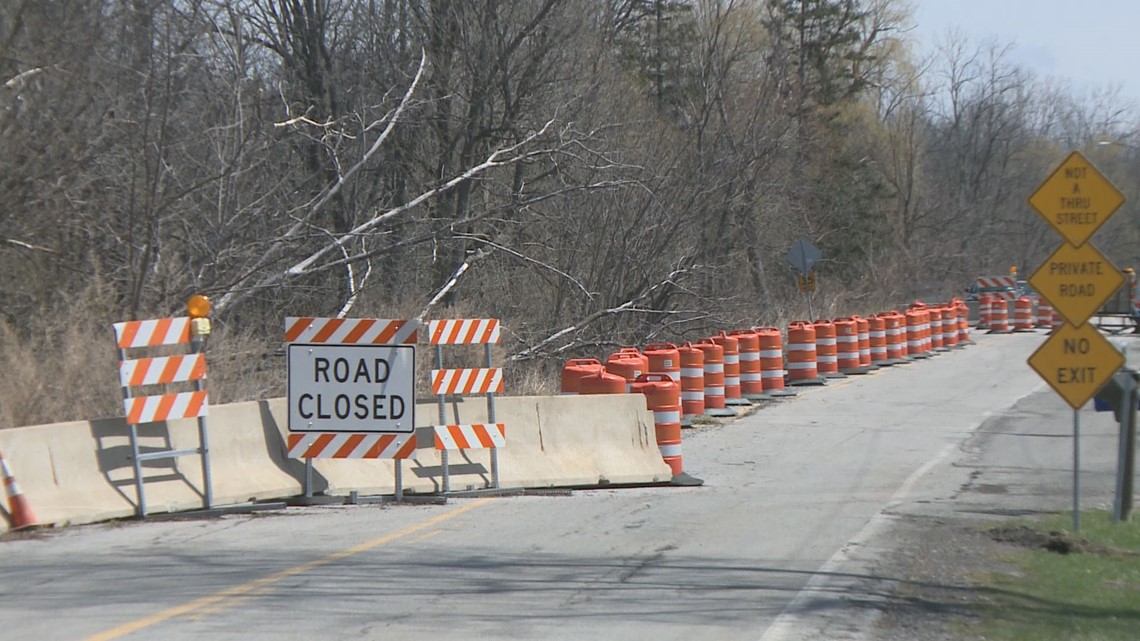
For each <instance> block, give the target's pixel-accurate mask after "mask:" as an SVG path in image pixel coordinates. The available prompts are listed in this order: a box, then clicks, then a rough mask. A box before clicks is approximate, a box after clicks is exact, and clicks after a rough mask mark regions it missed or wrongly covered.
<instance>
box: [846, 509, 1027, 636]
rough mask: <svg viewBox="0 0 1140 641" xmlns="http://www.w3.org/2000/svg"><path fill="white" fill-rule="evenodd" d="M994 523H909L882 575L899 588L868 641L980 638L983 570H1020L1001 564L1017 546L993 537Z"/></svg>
mask: <svg viewBox="0 0 1140 641" xmlns="http://www.w3.org/2000/svg"><path fill="white" fill-rule="evenodd" d="M992 523H993V522H992V521H977V520H973V519H953V518H947V519H929V520H923V521H908V522H906V523H905V524H904V525H902V527H901V528H900V529H899V530H897V531H896V532H895V536H896V537H897V539H896V541H895V542H894V545H893V546H892V549H894V550H895V553H894V554H891V555H890V556H889V557H888V558H886V559H884V560H883V561H881V562H880V566H879V569H878V573H879V574H881V575H883V576H889V577H893V578H895V579H896V581H897V583H896V590H895V593H894V594H893V595H892V597H891V598H890V599H889V600H888V603H887V606H886V608H885V609H884V611H883V614H882V616H881V617H879V620H878V622H877V624H876V627H875V629H874V630H872V631H869V632H868V633H867V634H866V636H865V640H866V641H913V640H914V639H922V640H923V641H967V640H969V641H974V640H978V641H980V640H981V639H982V638H983V637H982V635H981V631H980V630H979V629H978V627H977V626H978V623H979V619H978V617H977V614H976V611H977V610H976V606H977V605H978V604H982V603H985V602H986V597H985V596H984V595H983V594H980V593H979V592H978V591H976V590H975V588H974V581H973V578H974V577H975V576H977V575H978V574H979V573H983V572H1009V573H1016V572H1017V571H1018V570H1017V569H1016V568H1015V567H1013V566H1012V565H1010V566H1006V565H1003V564H1002V563H1001V562H1000V559H1001V558H1003V557H1004V556H1005V555H1006V554H1007V553H1008V552H1009V551H1011V550H1013V549H1015V547H1014V546H1015V544H1014V543H1010V542H1006V541H1002V540H997V539H995V538H993V537H992V536H990V535H989V533H988V532H987V530H986V525H987V524H992Z"/></svg>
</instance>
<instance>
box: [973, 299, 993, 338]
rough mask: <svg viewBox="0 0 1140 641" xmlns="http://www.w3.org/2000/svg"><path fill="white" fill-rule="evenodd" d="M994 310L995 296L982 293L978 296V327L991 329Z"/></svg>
mask: <svg viewBox="0 0 1140 641" xmlns="http://www.w3.org/2000/svg"><path fill="white" fill-rule="evenodd" d="M993 312H994V297H993V296H990V295H989V294H982V295H981V296H979V297H978V325H977V327H978V329H989V328H990V319H991V317H992V316H993Z"/></svg>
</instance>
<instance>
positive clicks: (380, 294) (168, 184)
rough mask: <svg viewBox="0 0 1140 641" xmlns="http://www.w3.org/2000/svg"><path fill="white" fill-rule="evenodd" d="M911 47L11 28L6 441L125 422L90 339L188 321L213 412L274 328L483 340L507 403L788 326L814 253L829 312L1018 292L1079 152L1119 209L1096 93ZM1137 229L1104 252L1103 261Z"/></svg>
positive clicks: (612, 37)
mask: <svg viewBox="0 0 1140 641" xmlns="http://www.w3.org/2000/svg"><path fill="white" fill-rule="evenodd" d="M911 20H912V18H911V17H910V16H909V15H908V13H907V8H906V5H905V3H904V2H900V1H898V0H720V1H715V0H709V1H706V0H592V1H591V0H519V1H516V2H494V1H487V0H483V1H477V0H341V1H334V0H230V1H224V0H176V1H174V2H170V1H162V0H58V1H39V0H11V1H9V2H5V3H3V4H0V149H2V150H3V153H2V154H0V274H2V275H3V278H0V296H2V299H3V301H4V305H2V306H0V366H4V367H5V375H4V378H3V380H2V381H0V427H6V426H10V425H17V424H28V423H35V422H46V421H52V420H64V419H69V418H76V417H80V416H87V417H89V416H91V412H93V411H94V412H96V413H98V414H100V415H110V414H114V413H115V412H116V411H117V410H116V407H117V406H118V398H119V394H118V390H116V389H115V386H114V380H113V378H114V376H113V367H114V365H113V362H114V350H113V346H112V343H111V339H110V325H111V323H112V322H114V321H119V320H127V319H132V318H149V317H156V316H164V315H171V314H179V313H181V309H182V306H183V305H184V303H185V301H186V299H187V298H188V297H189V296H190V295H191V294H193V293H198V292H200V293H204V294H206V295H208V296H209V297H210V298H211V300H213V301H214V303H215V308H216V312H215V325H216V329H217V332H216V336H215V337H214V338H213V339H212V342H213V346H212V348H211V350H212V351H211V359H212V360H211V379H212V382H211V387H212V389H214V390H216V392H215V396H214V401H215V402H222V401H230V400H245V399H250V398H258V397H264V396H266V395H279V394H280V393H281V392H282V389H283V382H282V381H283V379H282V370H283V364H282V357H281V340H280V332H281V326H282V319H283V317H285V316H288V315H293V316H299V315H313V316H335V315H349V316H374V317H379V318H414V317H417V316H419V317H428V318H439V317H446V316H473V317H475V316H477V317H495V318H500V319H502V320H503V323H504V327H505V329H506V332H505V335H504V336H505V338H504V345H503V349H504V350H505V354H504V356H505V357H506V358H507V359H509V362H510V363H511V367H509V368H508V376H509V377H514V380H509V381H508V389H512V390H517V391H519V392H521V391H524V389H525V388H526V387H527V386H528V385H531V386H537V387H535V389H538V388H540V387H541V383H540V381H542V380H543V379H548V380H551V381H553V380H554V376H553V375H552V374H551V372H554V371H556V369H557V367H559V366H560V364H561V362H562V361H564V360H565V359H566V358H569V357H572V356H577V355H579V354H582V353H586V352H589V351H600V350H604V349H607V348H610V347H617V346H621V345H634V344H644V343H646V342H650V341H655V340H673V341H678V340H685V339H686V338H699V337H701V336H703V335H705V334H706V333H708V332H709V331H711V330H712V329H714V328H716V329H720V328H726V327H734V326H751V325H756V324H783V323H787V322H788V321H789V320H792V319H794V318H797V317H802V316H804V315H805V314H806V306H805V305H804V302H803V300H802V298H801V295H800V293H799V292H798V291H797V288H796V281H795V277H794V274H793V272H792V271H791V270H790V268H789V266H788V265H787V262H786V261H785V259H784V256H785V254H786V252H787V250H788V248H789V247H790V246H791V243H792V242H794V240H795V239H797V238H800V237H803V238H807V239H809V240H810V241H811V242H813V243H814V244H816V245H817V246H819V247H820V249H821V250H822V252H823V257H824V260H823V261H822V262H821V264H820V266H819V267H818V271H819V283H820V287H821V289H820V292H819V298H818V299H817V309H818V308H819V306H820V305H821V304H822V306H823V308H824V312H823V313H825V314H827V313H830V312H835V313H843V314H849V313H861V312H864V311H867V310H871V309H873V308H876V307H883V306H889V305H897V304H901V303H903V302H905V301H908V300H911V299H913V298H915V297H922V296H926V297H932V298H936V299H937V298H946V297H949V296H952V295H955V294H956V293H959V292H960V290H961V288H962V287H964V286H965V285H966V284H968V283H969V282H970V281H971V280H972V279H973V278H974V276H976V275H978V274H982V273H991V272H995V271H996V272H999V273H1000V272H1004V271H1005V270H1006V269H1007V268H1008V266H1009V265H1011V264H1014V265H1019V266H1026V267H1025V269H1030V268H1031V266H1036V265H1037V264H1039V263H1040V262H1041V260H1043V259H1044V257H1045V256H1047V255H1048V253H1049V251H1050V248H1051V246H1052V245H1053V244H1054V238H1053V236H1052V235H1051V232H1050V230H1049V228H1048V227H1047V225H1045V223H1044V222H1042V221H1041V220H1040V219H1038V218H1037V217H1036V216H1035V215H1033V214H1032V213H1031V212H1030V211H1029V209H1028V207H1027V205H1026V202H1025V199H1026V198H1027V196H1028V195H1029V194H1030V193H1031V192H1032V190H1033V189H1034V188H1035V187H1036V186H1037V184H1038V183H1039V182H1040V181H1041V180H1042V179H1043V178H1044V177H1045V176H1046V175H1047V174H1048V171H1049V170H1050V169H1051V167H1052V166H1054V165H1055V164H1056V163H1057V162H1059V160H1060V159H1061V158H1063V155H1064V154H1065V153H1067V152H1068V151H1070V150H1072V149H1080V150H1082V151H1085V152H1087V154H1088V156H1089V158H1090V160H1092V161H1093V162H1094V163H1096V164H1097V165H1098V166H1099V167H1100V169H1101V170H1102V171H1103V172H1104V173H1105V174H1106V175H1107V176H1109V177H1110V178H1111V179H1112V180H1113V181H1114V182H1115V183H1116V184H1117V186H1118V187H1120V189H1121V190H1122V191H1123V192H1124V193H1125V194H1127V195H1129V197H1136V196H1135V194H1136V187H1137V184H1138V182H1140V180H1138V179H1140V176H1138V175H1137V172H1136V170H1135V168H1136V167H1137V166H1138V165H1137V163H1138V162H1140V153H1138V151H1140V150H1138V148H1137V147H1133V146H1132V141H1134V140H1135V137H1136V129H1137V122H1136V120H1135V113H1134V111H1133V108H1132V106H1131V105H1130V104H1128V103H1126V101H1124V100H1122V99H1121V98H1120V96H1119V95H1118V94H1116V93H1114V92H1113V91H1112V90H1111V89H1105V90H1103V91H1101V92H1099V93H1095V94H1092V95H1075V94H1074V93H1073V92H1071V91H1070V90H1069V89H1068V88H1067V87H1064V86H1062V85H1059V84H1057V83H1056V82H1055V81H1051V80H1048V79H1041V78H1037V77H1034V76H1033V75H1032V74H1031V73H1029V72H1028V71H1026V70H1025V69H1022V68H1019V67H1018V66H1017V65H1015V64H1014V63H1013V62H1011V56H1010V55H1009V54H1010V50H1009V48H1008V47H1006V46H1004V45H1002V44H999V43H973V42H968V41H966V40H965V39H964V38H962V37H960V36H956V35H954V34H947V36H946V38H945V39H944V40H943V41H942V42H941V43H940V44H939V46H938V47H936V48H935V49H933V50H932V51H930V52H929V53H927V54H922V53H920V51H919V48H918V47H917V46H916V43H914V42H912V41H911V40H910V35H909V30H910V28H911V27H912V26H913V25H912V22H911ZM1134 207H1135V204H1134V202H1130V203H1129V204H1127V205H1125V208H1124V209H1122V210H1121V211H1120V212H1118V213H1117V215H1116V216H1115V217H1114V219H1113V220H1112V221H1111V222H1110V223H1109V224H1108V225H1107V226H1106V229H1105V230H1103V231H1101V232H1100V234H1099V235H1098V247H1100V248H1101V249H1102V251H1104V253H1105V254H1106V255H1107V256H1108V257H1110V258H1111V259H1112V260H1113V261H1114V262H1116V264H1117V265H1118V266H1120V267H1125V266H1129V265H1134V264H1136V263H1137V262H1140V249H1138V248H1140V243H1138V241H1140V227H1138V225H1140V224H1138V221H1137V217H1136V216H1135V210H1134V209H1133V208H1134ZM92 381H94V382H92ZM520 388H524V389H520ZM45 397H47V398H52V399H57V400H55V401H54V402H52V403H44V402H43V398H45ZM58 399H66V400H64V401H60V400H58Z"/></svg>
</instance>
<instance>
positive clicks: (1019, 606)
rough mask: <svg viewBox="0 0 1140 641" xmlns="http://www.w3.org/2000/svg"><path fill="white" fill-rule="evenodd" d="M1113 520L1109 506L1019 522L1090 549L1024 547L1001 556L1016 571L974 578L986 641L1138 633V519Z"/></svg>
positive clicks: (1098, 638) (1131, 637)
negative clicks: (1076, 525) (1077, 526)
mask: <svg viewBox="0 0 1140 641" xmlns="http://www.w3.org/2000/svg"><path fill="white" fill-rule="evenodd" d="M1137 521H1138V519H1135V518H1134V519H1133V521H1132V522H1131V523H1126V524H1122V525H1113V524H1112V523H1111V515H1110V514H1108V513H1106V512H1088V513H1082V518H1081V532H1080V534H1079V535H1074V534H1073V533H1072V531H1071V528H1072V515H1071V514H1064V515H1059V516H1057V517H1053V518H1051V519H1048V520H1043V521H1034V522H1019V523H1018V524H1019V525H1026V526H1029V527H1031V528H1033V529H1035V530H1040V531H1042V532H1059V533H1061V534H1062V535H1063V536H1064V538H1065V539H1067V540H1071V541H1072V542H1074V543H1076V544H1077V545H1079V546H1081V547H1085V548H1089V549H1088V550H1087V551H1079V552H1075V553H1070V554H1058V553H1057V552H1050V551H1046V550H1043V549H1031V548H1026V549H1025V550H1024V551H1018V552H1016V553H1014V554H1013V555H1012V556H1010V557H1008V558H1005V559H1001V561H1003V562H1005V563H1007V564H1009V565H1012V566H1013V567H1014V568H1016V570H1015V571H1014V572H990V573H987V574H985V575H983V576H981V577H978V579H979V581H978V584H979V585H978V593H979V596H981V597H982V599H983V600H982V602H981V603H980V604H979V605H978V608H979V610H980V611H979V614H981V615H982V626H981V627H982V629H981V630H979V632H981V633H982V634H983V635H984V638H985V639H987V641H994V640H998V641H1053V640H1056V641H1115V640H1118V639H1119V640H1120V641H1125V640H1127V641H1135V640H1136V639H1140V524H1138V523H1137Z"/></svg>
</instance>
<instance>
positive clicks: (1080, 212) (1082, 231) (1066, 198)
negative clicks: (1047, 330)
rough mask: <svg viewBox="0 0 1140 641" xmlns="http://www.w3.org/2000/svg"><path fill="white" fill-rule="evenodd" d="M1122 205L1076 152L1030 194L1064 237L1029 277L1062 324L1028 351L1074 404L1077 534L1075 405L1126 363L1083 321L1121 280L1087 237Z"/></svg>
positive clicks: (1076, 490) (1077, 523) (1076, 481)
mask: <svg viewBox="0 0 1140 641" xmlns="http://www.w3.org/2000/svg"><path fill="white" fill-rule="evenodd" d="M1123 204H1124V194H1122V193H1120V190H1118V189H1117V188H1116V187H1115V186H1113V184H1112V183H1111V182H1109V181H1108V179H1107V178H1105V177H1104V175H1103V174H1101V173H1100V172H1099V171H1097V169H1096V167H1094V166H1093V165H1092V163H1090V162H1089V161H1088V159H1086V158H1085V157H1084V156H1082V155H1081V154H1080V152H1076V151H1074V152H1073V153H1071V154H1069V156H1068V157H1067V158H1065V160H1064V161H1063V162H1062V163H1061V164H1060V165H1059V166H1058V167H1057V168H1056V169H1055V170H1054V171H1053V173H1052V174H1050V175H1049V177H1048V178H1046V179H1045V182H1043V183H1041V185H1040V186H1039V187H1038V188H1037V190H1036V191H1034V192H1033V194H1032V195H1030V197H1029V205H1030V206H1031V207H1032V208H1033V209H1034V211H1036V212H1037V213H1038V214H1039V215H1040V216H1041V217H1042V218H1043V219H1045V222H1047V223H1049V225H1051V226H1052V227H1053V229H1055V230H1056V231H1057V233H1059V234H1060V235H1061V236H1062V237H1063V238H1064V239H1065V241H1066V243H1065V244H1063V245H1062V246H1061V247H1059V248H1058V249H1057V251H1055V252H1053V255H1051V256H1050V257H1049V258H1048V259H1046V261H1045V263H1044V264H1043V265H1041V267H1040V268H1038V269H1037V271H1036V272H1035V273H1034V274H1033V275H1032V276H1030V278H1029V282H1030V284H1031V285H1033V286H1034V288H1035V289H1037V291H1038V293H1039V294H1040V295H1041V296H1042V297H1043V298H1044V299H1045V300H1047V301H1048V302H1049V303H1050V304H1051V305H1052V306H1053V308H1054V309H1056V310H1057V311H1058V312H1060V313H1061V315H1062V316H1064V317H1065V321H1066V322H1065V324H1064V325H1062V326H1061V327H1060V328H1058V329H1057V330H1056V331H1054V332H1053V334H1052V335H1051V336H1050V337H1049V340H1047V341H1045V342H1044V343H1043V344H1042V345H1041V347H1039V348H1038V349H1037V351H1035V352H1033V355H1032V356H1030V357H1029V366H1030V367H1032V368H1033V369H1034V370H1036V371H1037V373H1038V374H1040V375H1041V377H1042V378H1044V379H1045V382H1047V383H1049V385H1050V386H1051V387H1052V388H1053V389H1054V390H1056V391H1057V393H1058V394H1060V395H1061V396H1062V397H1063V398H1064V399H1065V401H1066V402H1068V403H1069V405H1070V406H1071V407H1072V408H1073V530H1074V531H1075V532H1079V531H1080V529H1081V449H1080V437H1081V418H1080V409H1081V406H1082V405H1084V404H1085V403H1086V402H1087V401H1088V400H1089V399H1090V398H1092V396H1093V395H1094V394H1096V392H1097V390H1099V389H1100V388H1101V387H1102V386H1103V385H1104V384H1105V383H1107V382H1108V381H1109V380H1110V379H1111V378H1112V376H1113V374H1114V372H1116V370H1118V369H1120V368H1121V366H1123V365H1124V356H1123V355H1122V354H1121V353H1120V352H1119V351H1117V350H1116V348H1115V347H1113V346H1112V344H1111V343H1109V342H1108V341H1107V340H1106V339H1105V338H1104V337H1103V336H1101V334H1100V332H1098V331H1097V330H1096V328H1094V327H1092V326H1091V325H1090V324H1089V323H1086V322H1085V321H1087V320H1088V319H1089V317H1090V316H1092V315H1093V314H1094V313H1095V312H1096V310H1097V309H1098V308H1099V307H1100V305H1101V304H1103V303H1104V301H1105V300H1106V299H1107V298H1108V297H1109V296H1111V295H1112V292H1113V291H1115V290H1116V289H1117V288H1119V287H1120V285H1121V284H1122V283H1123V282H1124V277H1123V276H1121V274H1120V272H1119V271H1118V270H1117V269H1116V267H1114V266H1113V265H1112V264H1111V263H1110V262H1108V259H1107V258H1105V257H1104V255H1102V254H1101V253H1100V252H1099V251H1097V249H1096V248H1095V247H1093V246H1092V244H1091V243H1089V242H1088V240H1089V238H1090V237H1091V236H1092V235H1093V234H1094V233H1096V230H1098V229H1100V227H1101V226H1102V225H1104V223H1105V221H1107V220H1108V219H1109V217H1110V216H1112V214H1113V213H1114V212H1116V210H1117V209H1119V208H1120V206H1121V205H1123ZM1011 273H1012V270H1011Z"/></svg>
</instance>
